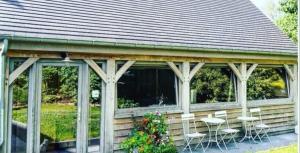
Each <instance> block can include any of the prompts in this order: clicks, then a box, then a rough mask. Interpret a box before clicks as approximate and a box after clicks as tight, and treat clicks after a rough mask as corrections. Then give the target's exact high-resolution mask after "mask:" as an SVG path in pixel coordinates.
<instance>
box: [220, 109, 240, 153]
mask: <svg viewBox="0 0 300 153" xmlns="http://www.w3.org/2000/svg"><path fill="white" fill-rule="evenodd" d="M215 117H216V118H223V119H225V121H226V123H225V127H224V128H223V129H222V130H221V131H222V132H223V133H224V135H223V136H221V140H222V141H223V144H224V146H225V148H226V150H228V148H227V146H226V144H225V142H224V138H225V137H226V136H229V139H228V141H227V143H229V142H230V141H233V142H234V144H235V146H236V147H237V144H236V141H235V136H236V134H237V133H238V132H239V131H240V130H238V129H233V128H230V126H229V123H228V118H227V112H226V111H217V112H215Z"/></svg>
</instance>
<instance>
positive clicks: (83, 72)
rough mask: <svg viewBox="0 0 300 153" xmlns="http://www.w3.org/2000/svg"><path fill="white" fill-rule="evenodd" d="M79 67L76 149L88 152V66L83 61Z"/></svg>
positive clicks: (82, 152) (84, 152)
mask: <svg viewBox="0 0 300 153" xmlns="http://www.w3.org/2000/svg"><path fill="white" fill-rule="evenodd" d="M80 68H81V69H79V75H80V77H79V80H78V82H79V83H78V85H79V86H81V87H79V88H78V90H79V89H80V91H79V92H78V94H81V95H80V96H79V97H78V98H80V99H81V100H79V99H78V101H80V104H78V109H79V111H78V112H79V113H80V114H79V122H78V124H79V132H78V134H79V136H77V151H78V152H79V153H86V152H88V124H89V88H90V84H89V66H88V64H86V63H84V64H83V66H82V67H81V66H80Z"/></svg>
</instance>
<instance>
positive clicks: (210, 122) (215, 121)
mask: <svg viewBox="0 0 300 153" xmlns="http://www.w3.org/2000/svg"><path fill="white" fill-rule="evenodd" d="M201 121H202V122H204V123H205V124H206V125H207V128H208V134H209V139H208V144H207V147H206V148H205V150H207V148H208V147H209V145H210V144H211V143H213V142H215V143H217V146H218V147H219V149H220V150H221V151H222V152H223V150H222V148H221V147H220V144H219V141H218V131H219V129H220V127H221V125H222V124H223V123H224V122H225V120H223V119H221V118H201ZM213 126H216V132H215V135H214V137H212V131H211V129H212V128H213Z"/></svg>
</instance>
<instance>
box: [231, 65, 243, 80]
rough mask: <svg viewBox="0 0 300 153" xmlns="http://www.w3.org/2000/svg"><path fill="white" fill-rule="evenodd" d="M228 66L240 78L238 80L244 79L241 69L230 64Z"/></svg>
mask: <svg viewBox="0 0 300 153" xmlns="http://www.w3.org/2000/svg"><path fill="white" fill-rule="evenodd" d="M228 65H229V67H230V68H231V69H232V71H233V73H234V74H235V75H236V76H237V77H238V79H239V80H242V79H243V77H242V74H241V72H240V71H239V69H238V68H237V67H236V66H235V65H234V64H233V63H228Z"/></svg>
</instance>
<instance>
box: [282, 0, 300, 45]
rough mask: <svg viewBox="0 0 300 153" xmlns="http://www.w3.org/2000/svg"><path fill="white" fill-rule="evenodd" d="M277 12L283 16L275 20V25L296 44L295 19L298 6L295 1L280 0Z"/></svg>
mask: <svg viewBox="0 0 300 153" xmlns="http://www.w3.org/2000/svg"><path fill="white" fill-rule="evenodd" d="M279 10H280V11H281V12H283V16H282V17H280V18H279V19H278V20H277V25H278V26H279V27H280V28H281V30H282V31H283V32H284V33H285V34H287V35H288V37H289V38H291V39H292V40H293V41H294V42H298V38H297V22H298V21H297V19H298V4H297V0H282V1H281V2H280V8H279Z"/></svg>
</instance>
